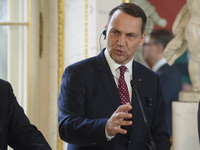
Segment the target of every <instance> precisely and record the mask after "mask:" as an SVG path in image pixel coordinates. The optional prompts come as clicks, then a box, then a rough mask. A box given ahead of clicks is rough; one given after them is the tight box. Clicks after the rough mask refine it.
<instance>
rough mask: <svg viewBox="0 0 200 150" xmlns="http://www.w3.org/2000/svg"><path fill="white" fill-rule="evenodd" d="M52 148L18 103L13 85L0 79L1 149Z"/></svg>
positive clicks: (35, 149)
mask: <svg viewBox="0 0 200 150" xmlns="http://www.w3.org/2000/svg"><path fill="white" fill-rule="evenodd" d="M7 145H9V146H10V147H12V148H13V149H15V150H51V148H50V146H49V144H48V143H47V142H46V140H45V138H44V137H43V135H42V133H41V132H40V131H38V130H37V128H36V127H35V126H34V125H31V124H30V122H29V120H28V118H27V117H26V115H25V114H24V111H23V109H22V107H20V106H19V104H18V103H17V100H16V97H15V95H14V94H13V90H12V87H11V85H10V84H9V83H8V82H6V81H3V80H1V79H0V150H7Z"/></svg>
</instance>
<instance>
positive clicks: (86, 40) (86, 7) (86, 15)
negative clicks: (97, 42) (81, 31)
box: [85, 0, 88, 58]
mask: <svg viewBox="0 0 200 150" xmlns="http://www.w3.org/2000/svg"><path fill="white" fill-rule="evenodd" d="M85 58H88V0H85Z"/></svg>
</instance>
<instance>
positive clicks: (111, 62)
mask: <svg viewBox="0 0 200 150" xmlns="http://www.w3.org/2000/svg"><path fill="white" fill-rule="evenodd" d="M104 55H105V57H106V60H107V62H108V65H109V67H110V70H111V72H112V74H113V78H114V79H115V83H116V86H117V88H118V80H119V76H120V69H119V67H120V66H121V65H120V64H117V63H116V62H115V61H114V60H113V59H112V58H111V57H110V55H109V53H108V50H107V49H106V50H105V51H104ZM132 63H133V59H132V60H131V61H130V62H129V63H127V64H126V65H125V66H126V67H127V69H126V71H125V73H124V78H125V81H126V84H127V87H128V91H129V97H130V102H131V101H132V88H131V83H130V82H131V80H132ZM105 133H106V138H107V139H108V141H110V140H111V139H112V138H114V136H109V135H108V134H107V132H106V129H105Z"/></svg>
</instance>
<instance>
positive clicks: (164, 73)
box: [157, 64, 182, 136]
mask: <svg viewBox="0 0 200 150" xmlns="http://www.w3.org/2000/svg"><path fill="white" fill-rule="evenodd" d="M157 74H158V75H159V77H160V84H161V87H162V91H163V95H164V99H165V105H166V120H167V126H168V132H169V134H170V136H172V102H173V101H178V94H179V92H180V91H181V85H182V83H181V76H180V74H179V72H178V71H177V69H176V68H175V67H174V66H169V65H168V64H165V65H163V66H162V67H161V68H160V69H159V70H158V71H157Z"/></svg>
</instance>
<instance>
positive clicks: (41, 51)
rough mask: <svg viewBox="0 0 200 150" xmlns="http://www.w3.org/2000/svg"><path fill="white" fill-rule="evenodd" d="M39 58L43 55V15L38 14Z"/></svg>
mask: <svg viewBox="0 0 200 150" xmlns="http://www.w3.org/2000/svg"><path fill="white" fill-rule="evenodd" d="M39 53H40V58H42V54H43V15H42V13H40V50H39Z"/></svg>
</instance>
